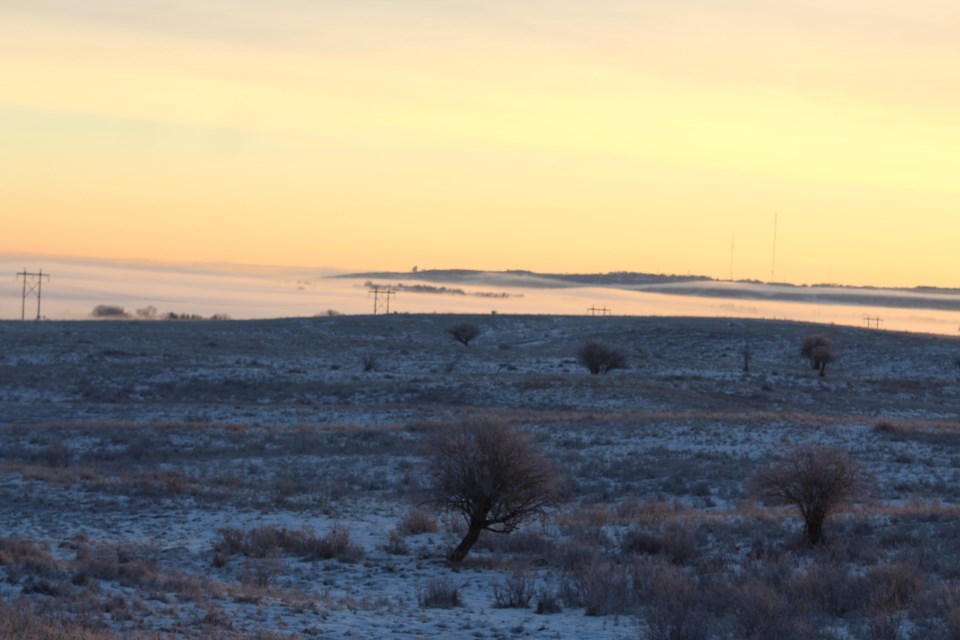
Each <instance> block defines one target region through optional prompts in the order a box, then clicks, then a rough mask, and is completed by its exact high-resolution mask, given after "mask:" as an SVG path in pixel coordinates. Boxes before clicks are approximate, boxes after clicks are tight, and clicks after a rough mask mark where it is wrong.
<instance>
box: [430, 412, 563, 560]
mask: <svg viewBox="0 0 960 640" xmlns="http://www.w3.org/2000/svg"><path fill="white" fill-rule="evenodd" d="M426 453H427V455H428V457H429V459H430V462H429V465H430V467H429V470H428V474H429V477H430V484H429V500H428V501H429V502H431V503H433V504H434V505H436V506H438V507H440V508H442V509H445V510H449V511H452V512H455V513H459V514H461V515H462V516H463V518H464V520H465V521H466V524H467V533H466V535H464V537H463V540H461V541H460V544H459V545H457V547H456V548H455V549H454V550H453V551H451V552H450V554H449V555H448V556H447V559H448V560H450V561H451V562H460V561H462V560H463V559H464V558H465V557H466V555H467V553H469V552H470V549H471V548H472V547H473V545H474V544H475V543H476V542H477V539H478V538H479V537H480V533H481V532H482V531H484V530H487V531H491V532H493V533H510V532H511V531H513V530H514V529H516V528H517V526H518V525H520V524H521V523H522V522H523V521H525V520H527V519H529V518H532V517H534V516H537V515H541V514H543V513H544V511H545V510H546V509H547V508H548V507H550V506H551V505H554V504H556V503H557V502H559V501H560V499H561V485H562V483H561V482H560V480H559V475H558V473H557V471H556V470H555V468H554V466H553V465H552V464H550V462H548V461H547V459H546V458H545V457H544V455H543V452H542V451H541V449H540V446H539V445H538V444H537V443H536V441H535V440H534V439H533V436H531V435H530V434H529V433H527V432H525V431H522V430H519V429H515V428H513V427H511V426H510V425H508V424H505V423H503V422H497V421H491V420H480V421H475V422H470V423H467V424H464V425H459V426H450V427H440V428H438V429H437V430H436V431H435V432H433V433H432V434H431V435H430V436H429V437H428V438H427V442H426Z"/></svg>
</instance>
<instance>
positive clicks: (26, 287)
mask: <svg viewBox="0 0 960 640" xmlns="http://www.w3.org/2000/svg"><path fill="white" fill-rule="evenodd" d="M44 278H46V279H47V280H48V281H49V280H50V274H49V273H44V272H43V269H40V271H38V272H37V273H30V272H28V271H27V268H26V267H24V268H23V271H21V272H19V273H18V274H17V279H18V280H23V298H22V299H21V301H20V319H21V320H26V319H27V296H29V295H33V294H34V293H35V294H36V296H37V320H39V319H40V297H41V295H42V294H43V279H44Z"/></svg>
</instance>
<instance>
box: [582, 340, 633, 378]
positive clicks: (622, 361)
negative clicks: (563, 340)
mask: <svg viewBox="0 0 960 640" xmlns="http://www.w3.org/2000/svg"><path fill="white" fill-rule="evenodd" d="M577 361H578V362H579V363H580V364H582V365H583V366H584V367H586V368H587V370H588V371H590V374H591V375H599V374H603V375H606V374H607V373H609V372H611V371H613V370H614V369H626V368H627V356H625V355H624V354H623V352H621V351H619V350H618V349H615V348H614V347H610V346H608V345H605V344H603V343H602V342H598V341H596V340H590V341H589V342H587V343H586V344H584V345H583V346H582V347H580V349H578V350H577Z"/></svg>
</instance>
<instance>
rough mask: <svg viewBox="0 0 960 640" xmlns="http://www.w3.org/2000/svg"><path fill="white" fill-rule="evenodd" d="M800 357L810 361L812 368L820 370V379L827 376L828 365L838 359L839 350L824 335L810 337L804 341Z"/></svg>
mask: <svg viewBox="0 0 960 640" xmlns="http://www.w3.org/2000/svg"><path fill="white" fill-rule="evenodd" d="M800 355H801V356H803V357H804V358H807V359H808V360H810V366H811V367H813V368H814V369H819V370H820V377H821V378H822V377H824V376H825V375H826V368H827V365H828V364H830V363H831V362H833V361H834V360H836V359H837V349H836V347H835V346H834V344H833V340H831V339H830V338H828V337H827V336H824V335H819V334H815V335H809V336H807V337H805V338H804V339H803V346H802V347H801V348H800Z"/></svg>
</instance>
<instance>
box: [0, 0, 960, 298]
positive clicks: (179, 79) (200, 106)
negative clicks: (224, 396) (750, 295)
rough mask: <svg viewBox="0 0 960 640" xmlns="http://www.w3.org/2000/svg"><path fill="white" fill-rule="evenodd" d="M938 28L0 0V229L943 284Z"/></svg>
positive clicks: (350, 5) (93, 245) (400, 262)
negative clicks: (1, 225)
mask: <svg viewBox="0 0 960 640" xmlns="http://www.w3.org/2000/svg"><path fill="white" fill-rule="evenodd" d="M958 42H960V4H958V3H956V2H955V0H914V1H913V2H910V3H906V2H902V1H900V0H897V1H893V0H870V1H867V0H846V1H844V0H795V1H794V0H787V1H781V0H681V1H678V0H630V1H626V0H596V1H594V2H590V3H585V2H579V1H578V2H574V1H572V0H551V1H550V2H547V1H546V0H512V1H507V0H486V1H485V2H482V3H481V2H474V1H471V2H467V1H465V0H464V1H461V0H421V1H412V0H411V1H408V2H403V1H401V0H351V1H350V2H342V1H341V2H331V1H324V0H270V1H267V0H0V195H2V211H3V213H2V214H0V215H2V219H3V233H2V234H0V252H2V253H8V254H12V253H25V252H26V253H36V254H58V255H71V256H88V257H98V258H118V259H128V258H139V259H147V260H158V261H171V262H182V261H192V262H198V261H209V262H235V263H243V264H274V265H301V266H316V267H333V268H340V269H345V270H398V271H406V270H409V269H411V268H413V267H414V266H417V267H419V268H420V269H427V268H473V269H490V270H503V269H530V270H534V271H541V272H566V273H571V272H607V271H642V272H654V273H675V274H697V275H707V276H711V277H715V278H723V279H726V278H731V277H732V278H734V279H757V280H763V281H770V280H774V281H781V282H793V283H798V284H799V283H825V282H831V283H840V284H849V285H877V286H916V285H931V286H944V287H960V272H958V269H957V268H956V255H957V251H956V243H957V241H958V240H960V180H958V179H957V178H958V175H957V174H958V168H960V47H958V46H957V43H958ZM28 266H30V267H31V268H33V267H34V266H37V267H39V266H42V265H40V264H38V265H28Z"/></svg>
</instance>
